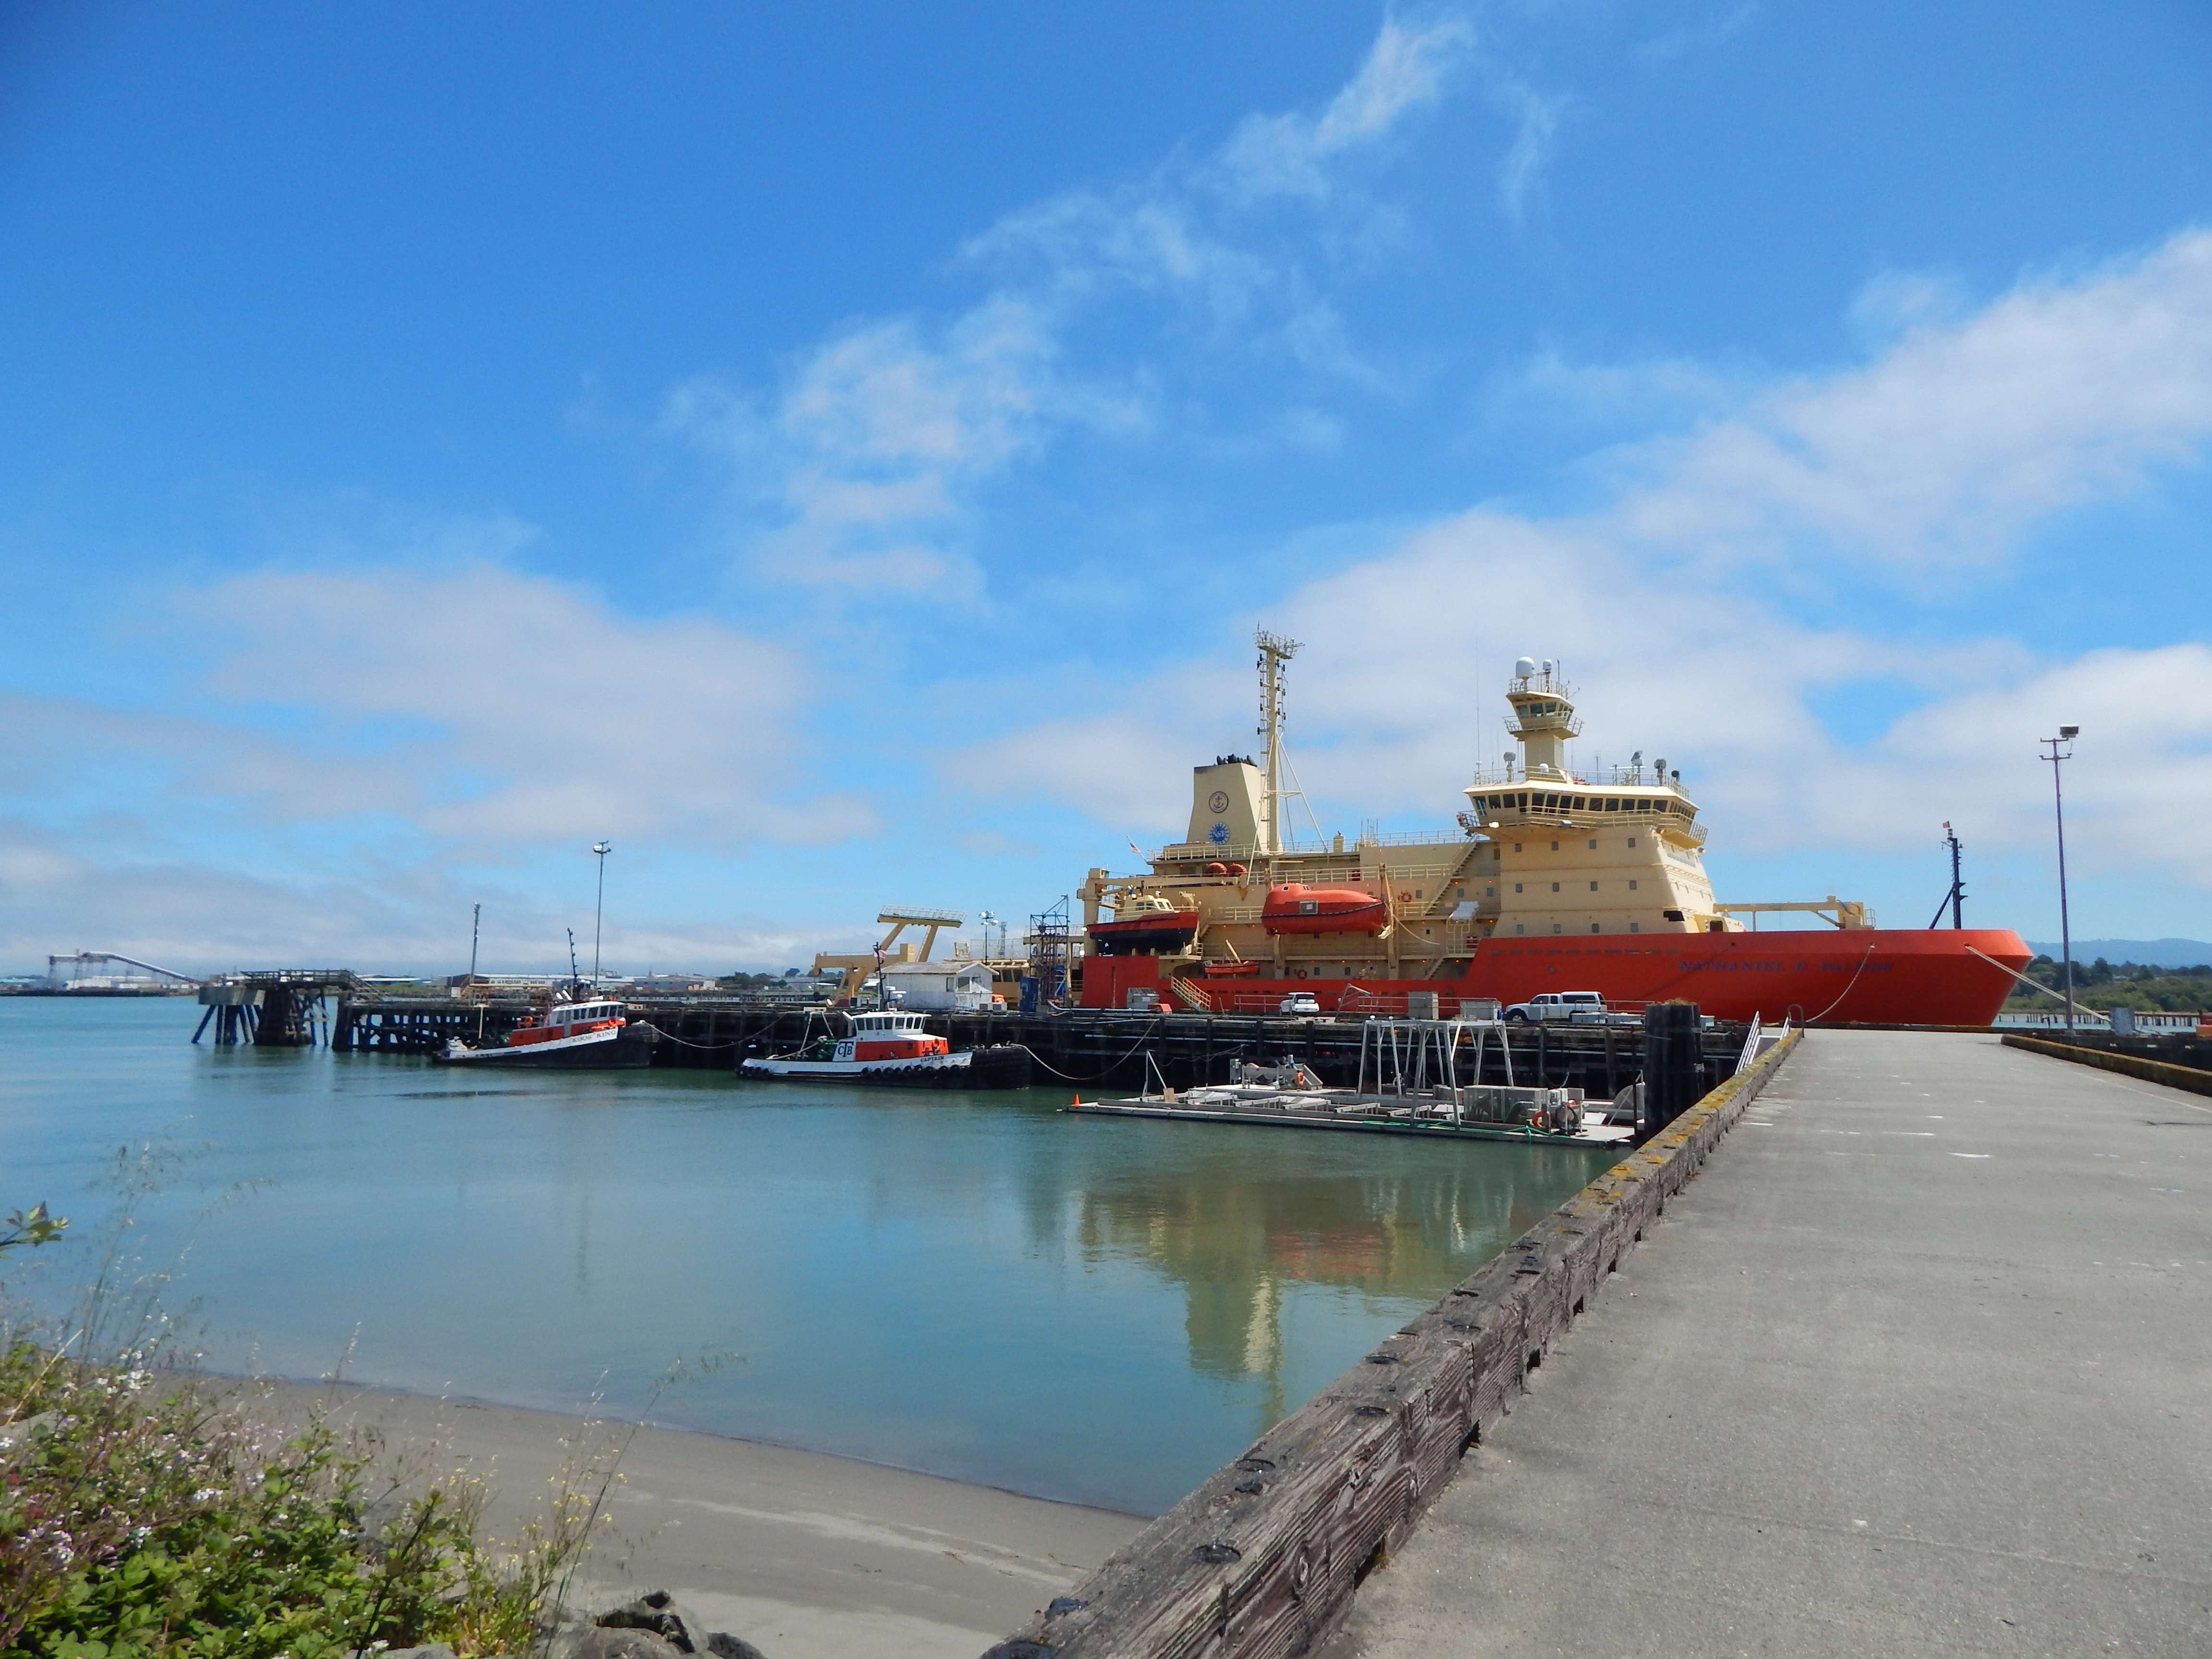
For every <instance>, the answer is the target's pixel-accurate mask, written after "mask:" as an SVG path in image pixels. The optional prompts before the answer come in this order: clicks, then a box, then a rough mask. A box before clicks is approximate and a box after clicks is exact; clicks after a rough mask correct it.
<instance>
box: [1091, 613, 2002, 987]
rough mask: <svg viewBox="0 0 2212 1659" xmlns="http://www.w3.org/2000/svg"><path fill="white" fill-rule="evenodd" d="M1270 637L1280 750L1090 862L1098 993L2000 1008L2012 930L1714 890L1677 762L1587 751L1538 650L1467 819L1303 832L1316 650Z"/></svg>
mask: <svg viewBox="0 0 2212 1659" xmlns="http://www.w3.org/2000/svg"><path fill="white" fill-rule="evenodd" d="M1257 643H1258V645H1259V647H1260V668H1261V719H1260V731H1261V734H1262V735H1264V736H1265V737H1266V738H1267V753H1266V758H1265V763H1264V764H1262V763H1259V762H1255V760H1253V759H1252V758H1251V757H1249V756H1238V755H1228V756H1220V757H1216V758H1215V759H1214V761H1213V762H1212V764H1211V765H1200V766H1198V767H1196V768H1194V769H1193V777H1192V787H1191V813H1190V820H1189V828H1188V831H1187V833H1186V834H1185V836H1184V837H1183V839H1182V841H1180V842H1170V844H1169V845H1167V846H1164V847H1163V848H1160V849H1159V850H1158V851H1157V852H1155V853H1153V854H1151V855H1150V857H1149V858H1148V859H1147V860H1146V862H1147V863H1148V865H1149V866H1150V868H1149V869H1147V870H1146V871H1144V872H1141V873H1139V874H1132V875H1113V874H1109V872H1107V871H1106V870H1104V869H1103V868H1097V869H1093V870H1092V871H1091V872H1090V873H1089V875H1088V876H1087V877H1086V878H1085V881H1084V884H1083V885H1082V887H1081V888H1080V890H1079V892H1080V896H1081V898H1082V902H1083V905H1084V930H1085V934H1086V936H1087V945H1086V950H1085V957H1084V959H1083V963H1082V967H1081V975H1082V981H1081V983H1082V993H1081V1001H1082V1004H1083V1006H1085V1007H1091V1008H1120V1009H1128V1008H1140V1009H1147V1010H1149V1009H1152V1008H1155V1007H1157V1008H1158V1009H1159V1010H1161V1011H1163V1012H1264V1011H1272V1010H1273V1009H1276V1008H1277V1007H1279V1006H1280V1005H1281V1003H1282V1000H1283V999H1284V998H1285V996H1287V995H1290V994H1293V993H1301V994H1307V995H1310V996H1312V997H1313V998H1314V999H1315V1000H1316V1002H1317V1003H1318V1004H1319V1005H1320V1006H1321V1007H1322V1009H1323V1010H1326V1011H1332V1012H1334V1011H1343V1010H1354V1011H1364V1012H1385V1013H1400V1014H1403V1013H1408V1012H1416V1011H1422V1010H1426V1011H1429V1012H1430V1013H1431V1017H1432V1018H1452V1017H1454V1016H1455V1015H1457V1014H1460V1013H1462V1012H1465V1013H1467V1014H1468V1016H1469V1017H1476V1016H1475V1010H1474V1009H1465V1010H1463V1009H1462V1007H1461V1006H1460V1005H1461V1004H1462V1003H1471V1004H1474V1005H1476V1006H1477V1007H1480V1006H1481V1005H1483V1004H1485V1003H1486V1002H1489V1001H1493V1000H1494V1001H1496V1002H1498V1003H1504V1004H1514V1003H1523V1002H1527V1001H1528V1000H1529V999H1531V998H1532V997H1534V996H1536V995H1538V994H1541V993H1544V992H1547V991H1556V990H1559V989H1562V988H1572V989H1575V990H1578V991H1579V990H1583V989H1590V990H1595V991H1596V992H1598V993H1599V994H1601V996H1602V997H1603V998H1604V1000H1606V1001H1607V1003H1608V1004H1610V1005H1611V1006H1613V1008H1615V1009H1625V1010H1627V1011H1628V1012H1636V1011H1638V1010H1640V1009H1641V1008H1642V1007H1643V1006H1644V1005H1646V1004H1648V1003H1652V1002H1659V1001H1667V1000H1682V1001H1687V1002H1694V1003H1696V1004H1698V1005H1699V1006H1700V1007H1701V1008H1702V1009H1703V1010H1704V1011H1705V1012H1706V1013H1708V1014H1711V1015H1716V1016H1717V1017H1719V1018H1723V1019H1732V1020H1749V1019H1752V1018H1759V1017H1764V1018H1765V1019H1766V1020H1767V1021H1768V1022H1769V1023H1770V1024H1778V1023H1779V1022H1781V1021H1782V1020H1783V1019H1784V1018H1794V1019H1796V1021H1797V1022H1798V1023H1800V1024H1804V1023H1807V1022H1814V1023H1823V1022H1825V1023H1829V1024H1835V1023H1841V1022H1848V1021H1865V1022H1870V1023H1879V1024H1930V1025H1986V1024H1989V1022H1990V1020H1991V1019H1992V1018H1994V1017H1995V1016H1996V1012H1997V1010H1998V1008H1999V1007H2000V1006H2002V1004H2003V1002H2004V1000H2005V996H2006V994H2007V993H2008V991H2009V990H2010V988H2011V987H2012V985H2013V983H2014V976H2015V975H2016V974H2017V973H2018V972H2019V971H2020V970H2021V969H2024V968H2025V967H2026V966H2027V962H2028V958H2029V952H2028V950H2027V946H2026V945H2024V944H2023V943H2022V942H2021V938H2020V935H2019V934H2017V933H2014V932H2012V931H2011V930H2009V929H2004V928H1984V929H1976V928H1964V927H1950V928H1939V929H1929V930H1924V931H1923V930H1917V929H1916V930H1910V931H1907V930H1902V929H1888V928H1881V927H1876V926H1875V923H1874V918H1873V916H1872V915H1871V914H1870V913H1869V910H1868V908H1867V907H1866V906H1865V905H1863V904H1861V903H1857V902H1852V901H1850V900H1844V899H1838V898H1836V897H1834V896H1830V897H1828V898H1826V899H1822V900H1803V901H1795V902H1774V903H1723V902H1720V901H1719V900H1717V898H1716V897H1715V896H1714V894H1713V889H1712V884H1711V880H1710V879H1709V878H1708V877H1707V875H1706V872H1705V839H1706V831H1705V825H1704V824H1703V823H1699V820H1698V811H1699V809H1698V805H1697V803H1696V802H1695V801H1693V800H1692V799H1691V798H1690V796H1689V794H1688V793H1687V792H1686V790H1685V789H1684V787H1683V785H1682V775H1681V773H1680V770H1678V769H1669V768H1668V764H1667V763H1666V762H1665V761H1663V760H1661V761H1657V762H1656V763H1651V764H1650V765H1647V764H1645V763H1644V758H1643V754H1642V751H1640V750H1639V751H1638V752H1637V753H1636V754H1635V755H1634V756H1633V757H1631V759H1630V760H1629V762H1628V763H1627V764H1626V765H1620V766H1607V767H1600V766H1597V765H1595V764H1590V765H1583V764H1582V763H1580V762H1579V761H1578V760H1577V759H1576V757H1574V756H1573V755H1572V754H1571V752H1570V747H1569V745H1570V743H1571V740H1572V739H1574V738H1577V737H1578V736H1580V734H1581V732H1582V725H1581V720H1580V716H1579V715H1578V714H1577V710H1576V706H1575V690H1574V688H1573V687H1572V686H1571V684H1568V682H1567V680H1566V678H1565V675H1564V673H1563V672H1562V671H1560V669H1559V666H1558V665H1556V664H1555V663H1553V662H1548V661H1547V662H1543V663H1541V664H1540V663H1538V662H1537V661H1536V660H1535V659H1532V658H1527V657H1524V658H1522V659H1520V661H1518V662H1517V663H1516V664H1515V665H1514V672H1513V675H1512V677H1511V679H1510V682H1509V684H1508V685H1507V687H1506V690H1505V700H1506V702H1507V704H1508V706H1509V707H1510V709H1511V720H1510V726H1509V730H1510V732H1511V734H1512V737H1513V738H1514V740H1515V742H1516V744H1518V745H1519V752H1518V754H1517V755H1515V756H1512V757H1508V758H1507V760H1506V762H1505V763H1504V765H1503V766H1501V767H1497V768H1492V769H1484V770H1480V771H1478V772H1477V773H1476V774H1475V775H1474V781H1472V782H1471V783H1470V784H1468V786H1467V787H1465V788H1464V789H1462V791H1461V792H1460V796H1461V799H1460V801H1459V802H1458V810H1457V811H1455V814H1454V817H1455V826H1454V827H1453V828H1451V829H1437V830H1429V831H1414V832H1411V833H1404V832H1401V833H1393V834H1383V833H1381V832H1380V831H1378V830H1376V829H1372V828H1370V829H1368V830H1367V831H1366V832H1364V833H1363V834H1361V835H1359V836H1357V837H1354V838H1352V839H1351V840H1348V841H1347V839H1346V837H1345V836H1334V837H1332V838H1329V839H1326V840H1323V839H1318V838H1317V839H1315V840H1312V841H1299V840H1296V839H1294V838H1293V837H1292V836H1291V835H1290V833H1289V828H1288V825H1287V823H1286V822H1285V811H1284V807H1285V802H1286V801H1287V800H1288V799H1292V798H1294V797H1295V796H1296V794H1297V791H1296V790H1294V789H1286V788H1285V787H1284V786H1283V776H1284V770H1285V768H1284V762H1283V744H1282V738H1283V719H1282V706H1283V705H1282V693H1283V684H1284V678H1285V668H1286V665H1287V664H1288V662H1289V660H1290V659H1291V657H1292V656H1293V655H1294V654H1295V653H1296V652H1297V650H1298V648H1299V647H1298V646H1297V642H1296V641H1290V640H1284V639H1279V638H1278V637H1277V636H1275V635H1272V634H1268V633H1265V632H1262V633H1261V634H1260V635H1258V638H1257ZM1316 835H1317V836H1318V831H1316ZM1808 923H1810V924H1812V925H1810V926H1808Z"/></svg>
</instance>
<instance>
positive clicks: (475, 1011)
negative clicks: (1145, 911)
mask: <svg viewBox="0 0 2212 1659" xmlns="http://www.w3.org/2000/svg"><path fill="white" fill-rule="evenodd" d="M626 1006H628V1008H629V1017H630V1018H632V1019H634V1020H638V1021H641V1022H644V1023H646V1024H650V1025H652V1026H653V1027H654V1028H655V1029H656V1030H659V1032H660V1034H661V1036H662V1038H663V1039H664V1040H663V1041H662V1042H660V1043H659V1045H658V1046H657V1047H656V1048H654V1051H653V1064H654V1065H655V1066H684V1067H688V1068H697V1069H708V1070H734V1069H735V1068H736V1066H737V1063H738V1060H739V1059H740V1058H744V1057H749V1056H754V1055H762V1054H782V1053H787V1052H788V1051H790V1050H792V1049H794V1048H798V1047H799V1046H800V1045H801V1044H802V1043H804V1042H806V1041H807V1040H808V1039H809V1038H811V1037H813V1036H820V1035H822V1034H823V1033H824V1032H829V1031H835V1030H840V1029H842V1026H841V1024H839V1022H841V1021H842V1018H843V1017H842V1015H841V1014H839V1013H837V1012H836V1011H834V1010H829V1009H824V1008H820V1007H810V1006H792V1005H788V1004H775V1003H762V1002H744V1001H738V1000H731V1001H707V1000H698V999H687V1000H681V1001H677V1000H669V1001H657V1000H644V1001H631V1002H629V1003H628V1004H626ZM536 1010H537V1005H536V1004H534V1003H532V1002H529V1001H526V1000H519V999H484V1000H465V999H460V998H453V997H391V996H380V995H376V994H364V993H359V992H356V993H353V994H347V995H345V996H343V997H341V998H340V999H339V1000H338V1001H337V1008H336V1011H335V1012H334V1013H333V1014H331V1017H330V1028H329V1039H328V1040H329V1042H330V1046H331V1048H336V1049H338V1050H341V1051H350V1052H356V1053H386V1054H431V1053H434V1052H435V1051H436V1050H438V1049H440V1048H443V1047H444V1046H445V1044H446V1043H447V1041H449V1040H450V1039H452V1038H454V1037H459V1038H460V1039H462V1040H463V1041H465V1042H472V1043H480V1042H500V1041H502V1040H504V1038H505V1037H506V1036H507V1033H508V1032H509V1031H511V1030H513V1029H514V1028H515V1027H516V1026H517V1025H518V1024H520V1023H521V1021H522V1020H523V1019H524V1018H526V1017H527V1016H530V1015H532V1014H534V1013H535V1012H536ZM926 1024H927V1029H928V1030H930V1031H931V1032H932V1033H933V1035H936V1036H942V1037H944V1038H945V1039H946V1040H947V1041H949V1042H951V1045H952V1046H953V1047H954V1048H986V1047H988V1046H990V1045H992V1044H994V1043H1006V1042H1013V1043H1020V1044H1022V1045H1023V1046H1024V1047H1025V1048H1028V1049H1029V1050H1030V1053H1031V1054H1034V1055H1036V1059H1037V1061H1038V1063H1039V1066H1040V1074H1039V1079H1038V1080H1039V1082H1040V1083H1041V1084H1044V1085H1059V1084H1066V1085H1068V1086H1069V1087H1070V1089H1071V1090H1075V1089H1082V1090H1111V1091H1122V1092H1127V1093H1135V1092H1137V1091H1139V1090H1141V1089H1143V1088H1144V1087H1145V1086H1146V1084H1147V1083H1154V1084H1157V1083H1162V1082H1164V1083H1166V1084H1168V1085H1172V1086H1175V1087H1178V1088H1182V1087H1188V1086H1192V1085H1198V1084H1203V1083H1219V1082H1223V1081H1225V1080H1226V1079H1227V1076H1228V1068H1229V1064H1230V1062H1231V1060H1246V1061H1250V1062H1256V1063H1263V1064H1269V1065H1272V1064H1274V1063H1277V1062H1279V1061H1280V1060H1299V1061H1302V1062H1304V1064H1305V1065H1307V1066H1310V1067H1311V1068H1313V1069H1314V1070H1315V1071H1316V1072H1317V1073H1320V1074H1321V1075H1322V1077H1323V1078H1324V1079H1327V1080H1328V1081H1329V1082H1331V1083H1337V1082H1344V1083H1349V1082H1351V1081H1352V1079H1353V1078H1354V1076H1355V1074H1356V1073H1357V1071H1358V1066H1359V1053H1360V1043H1361V1028H1362V1024H1363V1022H1361V1021H1359V1020H1357V1019H1338V1018H1291V1017H1284V1016H1279V1015H1260V1014H1192V1013H1122V1012H1113V1011H1106V1010H1085V1009H1078V1010H1073V1011H1071V1012H1066V1013H1048V1014H930V1015H928V1016H927V1017H926ZM1745 1036H1746V1028H1745V1027H1744V1026H1741V1025H1738V1024H1728V1023H1721V1024H1715V1025H1713V1026H1711V1027H1710V1028H1708V1029H1706V1030H1705V1031H1703V1032H1702V1033H1701V1034H1700V1035H1699V1041H1698V1049H1699V1052H1698V1053H1697V1054H1696V1055H1694V1056H1693V1057H1692V1066H1691V1073H1692V1076H1693V1078H1694V1080H1695V1086H1694V1089H1693V1091H1692V1098H1693V1097H1694V1096H1695V1094H1697V1093H1702V1092H1703V1091H1705V1090H1706V1089H1709V1088H1711V1087H1713V1086H1715V1085H1717V1084H1718V1083H1719V1082H1720V1081H1721V1079H1723V1078H1725V1077H1727V1076H1728V1075H1729V1073H1732V1072H1733V1071H1734V1070H1735V1066H1736V1063H1737V1060H1738V1058H1739V1056H1740V1054H1741V1050H1742V1048H1743V1042H1744V1038H1745ZM1644 1050H1645V1042H1644V1031H1643V1030H1642V1029H1641V1028H1639V1027H1637V1026H1633V1025H1629V1026H1618V1025H1607V1026H1577V1025H1504V1026H1496V1027H1492V1028H1490V1033H1489V1036H1488V1039H1487V1041H1486V1042H1485V1043H1484V1044H1483V1045H1482V1047H1481V1048H1480V1052H1479V1054H1478V1053H1477V1052H1476V1051H1475V1050H1474V1049H1473V1048H1468V1050H1467V1051H1466V1052H1464V1053H1463V1054H1462V1057H1461V1061H1460V1073H1459V1076H1458V1079H1457V1080H1458V1081H1459V1082H1460V1083H1462V1084H1467V1085H1475V1084H1492V1085H1503V1084H1509V1083H1510V1084H1516V1085H1533V1086H1536V1087H1541V1088H1553V1089H1580V1090H1582V1091H1583V1093H1584V1095H1585V1096H1587V1097H1589V1098H1590V1099H1593V1100H1595V1099H1599V1098H1604V1099H1611V1098H1612V1097H1613V1096H1614V1095H1617V1094H1619V1093H1620V1091H1621V1090H1623V1089H1625V1088H1626V1087H1627V1086H1628V1085H1630V1084H1632V1083H1633V1082H1635V1081H1636V1080H1637V1079H1638V1077H1639V1076H1640V1075H1641V1074H1642V1073H1643V1071H1644V1062H1645V1052H1644Z"/></svg>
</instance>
